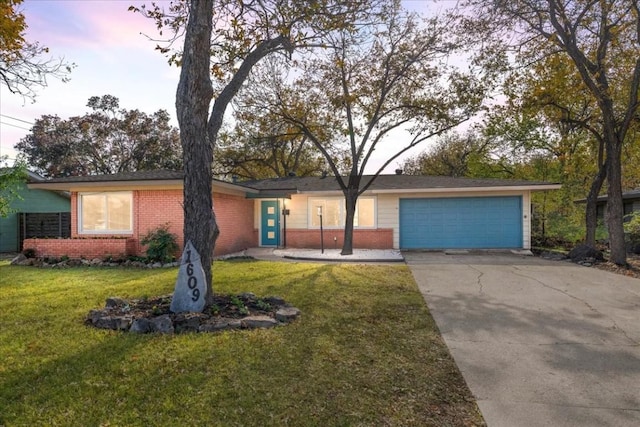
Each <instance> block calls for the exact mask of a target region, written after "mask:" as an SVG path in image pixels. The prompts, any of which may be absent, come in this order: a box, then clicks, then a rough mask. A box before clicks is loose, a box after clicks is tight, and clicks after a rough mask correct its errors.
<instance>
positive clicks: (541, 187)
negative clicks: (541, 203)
mask: <svg viewBox="0 0 640 427" xmlns="http://www.w3.org/2000/svg"><path fill="white" fill-rule="evenodd" d="M560 188H562V185H561V184H536V185H503V186H492V187H434V188H391V189H386V188H384V189H369V190H367V191H365V194H409V193H468V192H488V191H546V190H558V189H560ZM299 193H300V194H316V195H322V194H342V190H307V191H299Z"/></svg>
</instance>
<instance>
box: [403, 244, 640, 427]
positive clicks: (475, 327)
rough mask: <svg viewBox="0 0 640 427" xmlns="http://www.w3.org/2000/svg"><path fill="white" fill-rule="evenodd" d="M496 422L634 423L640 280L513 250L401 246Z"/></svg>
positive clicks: (638, 404)
mask: <svg viewBox="0 0 640 427" xmlns="http://www.w3.org/2000/svg"><path fill="white" fill-rule="evenodd" d="M403 255H404V256H405V259H406V262H407V264H408V265H409V267H410V268H411V271H412V272H413V276H414V277H415V280H416V282H417V283H418V286H419V288H420V291H421V292H422V294H423V295H424V298H425V300H426V302H427V305H428V306H429V309H430V310H431V313H432V314H433V317H434V319H435V321H436V323H437V324H438V327H439V328H440V332H441V333H442V336H443V337H444V340H445V341H446V343H447V345H448V347H449V349H450V350H451V353H452V354H453V357H454V359H455V361H456V363H457V364H458V367H459V368H460V370H461V371H462V374H463V376H464V378H465V379H466V381H467V384H468V385H469V388H470V389H471V392H472V393H473V394H474V396H475V397H476V399H477V401H478V405H479V407H480V410H481V412H482V414H483V416H484V418H485V420H486V421H487V424H488V425H489V426H490V427H494V426H505V427H513V426H640V280H638V279H633V278H629V277H625V276H621V275H615V274H613V273H608V272H605V271H601V270H597V269H595V268H588V267H581V266H578V265H574V264H571V263H568V262H564V261H545V260H541V259H539V258H535V257H526V256H518V255H512V254H496V253H491V254H481V255H473V254H469V255H445V254H443V253H428V252H427V253H417V252H407V253H404V254H403Z"/></svg>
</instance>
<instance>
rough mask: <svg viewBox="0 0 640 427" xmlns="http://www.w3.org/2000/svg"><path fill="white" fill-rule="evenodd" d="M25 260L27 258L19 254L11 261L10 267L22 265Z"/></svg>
mask: <svg viewBox="0 0 640 427" xmlns="http://www.w3.org/2000/svg"><path fill="white" fill-rule="evenodd" d="M25 260H27V257H26V256H25V255H24V254H22V253H20V254H18V255H17V256H16V257H15V258H14V259H12V260H11V265H22V264H21V263H22V262H24V261H25Z"/></svg>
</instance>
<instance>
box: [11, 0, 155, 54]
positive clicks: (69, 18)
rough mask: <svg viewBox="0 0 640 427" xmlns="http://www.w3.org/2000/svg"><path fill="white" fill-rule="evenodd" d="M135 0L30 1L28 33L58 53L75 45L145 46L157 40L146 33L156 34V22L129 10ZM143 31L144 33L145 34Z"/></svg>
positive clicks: (28, 5) (26, 9) (28, 35)
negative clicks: (151, 38) (149, 38)
mask: <svg viewBox="0 0 640 427" xmlns="http://www.w3.org/2000/svg"><path fill="white" fill-rule="evenodd" d="M131 3H132V2H130V1H126V0H122V1H42V0H41V1H34V0H32V1H26V2H25V3H24V4H23V6H22V10H23V12H24V14H25V16H26V20H27V25H28V29H27V37H28V39H29V40H32V41H35V40H37V41H39V42H40V43H42V44H43V45H45V46H49V47H51V50H52V51H54V50H55V51H56V52H52V53H54V54H60V53H59V52H57V51H58V50H61V49H64V48H66V49H74V48H80V49H82V48H93V49H95V48H98V47H103V48H110V47H127V48H145V49H149V50H153V47H154V44H153V43H152V42H150V41H149V40H148V39H147V38H146V37H145V36H144V35H143V34H147V35H149V36H152V37H154V36H156V35H157V30H156V29H155V26H154V24H153V22H152V21H151V20H149V19H146V18H144V17H143V16H142V15H140V14H138V13H133V12H129V11H128V8H129V6H130V5H131ZM141 33H143V34H141Z"/></svg>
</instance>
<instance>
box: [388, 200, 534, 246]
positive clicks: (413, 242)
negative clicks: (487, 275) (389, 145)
mask: <svg viewBox="0 0 640 427" xmlns="http://www.w3.org/2000/svg"><path fill="white" fill-rule="evenodd" d="M521 247H522V198H521V197H519V196H516V197H513V196H508V197H454V198H438V199H400V248H402V249H456V248H457V249H473V248H478V249H491V248H521Z"/></svg>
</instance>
